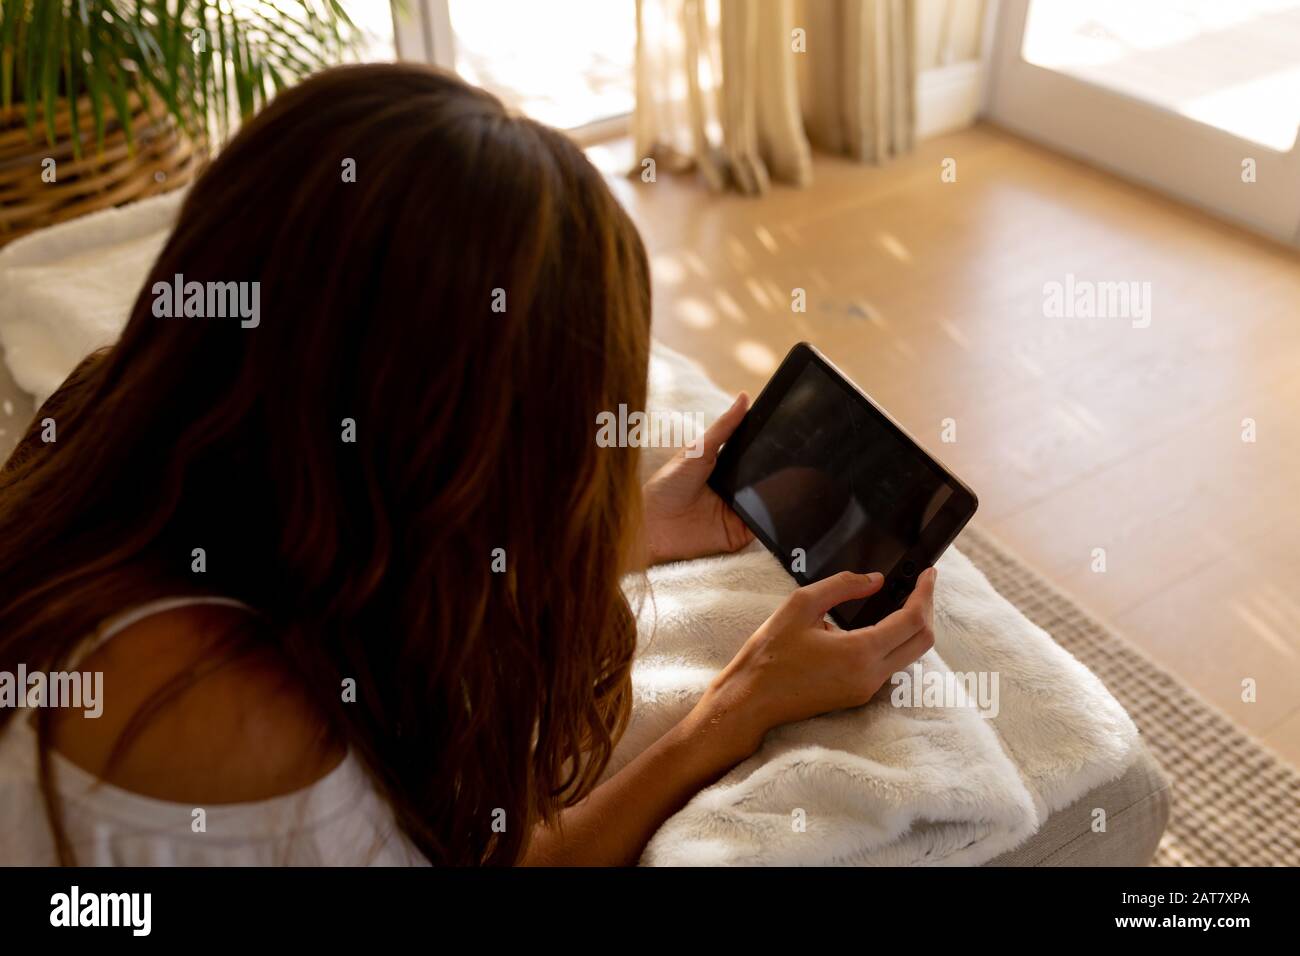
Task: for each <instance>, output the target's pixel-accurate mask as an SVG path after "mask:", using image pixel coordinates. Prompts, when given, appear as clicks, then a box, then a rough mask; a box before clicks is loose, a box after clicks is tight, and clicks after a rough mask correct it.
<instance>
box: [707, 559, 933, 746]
mask: <svg viewBox="0 0 1300 956" xmlns="http://www.w3.org/2000/svg"><path fill="white" fill-rule="evenodd" d="M935 576H936V572H935V570H934V569H933V568H929V569H927V570H926V571H924V572H923V573H922V574H921V575H920V576H919V577H918V578H917V582H916V587H915V588H914V589H913V590H912V593H911V595H910V596H909V597H908V599H907V602H906V603H905V604H904V605H903V606H902V607H901V608H899V609H898V610H897V611H895V612H894V613H893V614H890V615H889V616H888V617H886V618H884V619H883V620H882V621H880V622H879V623H878V624H873V625H871V626H869V627H863V628H858V629H856V630H852V631H845V630H842V629H841V628H839V627H836V626H835V625H834V624H830V623H827V622H826V620H825V617H826V614H827V612H829V611H830V609H831V608H833V607H835V606H836V605H839V604H843V603H844V602H845V601H854V600H859V599H861V598H866V597H870V596H871V595H872V594H875V593H876V592H877V591H879V590H880V587H881V585H882V584H883V583H884V579H883V578H882V576H881V575H880V574H878V573H872V574H853V573H851V572H847V571H846V572H844V573H841V574H835V575H832V576H831V577H828V578H824V579H823V580H821V581H818V582H816V583H815V584H810V585H808V586H807V587H803V588H800V589H799V590H797V591H795V592H794V593H793V594H791V595H790V597H789V598H787V599H786V601H785V603H784V604H782V605H781V607H780V608H778V609H777V611H776V612H775V613H774V614H773V615H772V616H771V617H770V618H768V619H767V621H766V622H764V624H763V626H762V627H760V628H759V629H758V630H757V631H755V632H754V634H753V636H752V637H750V639H749V640H748V641H746V642H745V645H744V646H743V647H742V648H741V649H740V651H739V653H737V654H736V656H735V657H734V658H732V660H731V663H730V664H728V665H727V666H726V668H724V669H723V671H722V673H720V674H719V675H718V676H717V677H716V678H714V680H713V682H712V684H711V685H710V686H709V689H708V691H707V692H706V693H705V695H704V697H703V698H702V699H701V700H700V702H699V704H698V705H697V706H696V708H695V710H694V711H692V714H691V717H692V718H693V721H692V722H693V723H695V725H696V726H697V727H698V728H700V729H701V730H702V731H705V732H706V735H707V736H708V737H711V738H712V740H713V743H714V745H716V746H721V747H725V748H727V749H728V752H729V756H730V757H731V759H732V761H733V762H739V761H740V760H743V759H744V758H745V757H747V756H749V755H750V754H752V753H753V752H754V751H755V750H757V749H758V746H759V744H760V743H762V740H763V735H764V734H766V733H767V731H769V730H771V729H772V728H773V727H777V726H780V725H781V724H788V723H793V722H794V721H798V720H804V719H806V718H808V717H815V716H816V715H818V714H824V713H827V712H828V711H832V710H839V709H841V708H845V707H857V706H860V705H862V704H865V703H866V702H867V701H868V700H870V699H871V697H872V695H873V694H875V692H876V691H877V690H879V689H880V688H881V686H883V685H884V683H885V682H886V681H887V680H889V678H890V676H891V675H892V674H894V673H896V672H897V671H901V670H903V669H905V668H906V667H907V666H908V665H910V664H911V663H912V662H913V661H915V660H916V659H917V658H919V657H920V656H921V655H922V654H924V653H925V652H926V651H928V650H929V649H930V648H931V647H933V646H934V627H933V619H934V618H933V601H934V580H935Z"/></svg>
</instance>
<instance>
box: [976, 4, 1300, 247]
mask: <svg viewBox="0 0 1300 956" xmlns="http://www.w3.org/2000/svg"><path fill="white" fill-rule="evenodd" d="M989 79H990V83H989V91H988V104H987V105H988V114H989V116H990V117H991V118H992V119H993V120H994V121H995V122H997V123H1000V124H1002V125H1004V126H1006V127H1008V128H1009V129H1012V130H1014V131H1016V132H1018V133H1020V134H1022V135H1024V136H1026V137H1027V138H1030V139H1036V140H1039V141H1041V142H1043V143H1045V144H1047V145H1049V146H1052V147H1054V148H1057V149H1060V150H1062V151H1063V152H1067V153H1071V154H1073V155H1076V156H1079V157H1080V158H1082V159H1085V160H1087V161H1089V162H1092V163H1095V164H1097V165H1099V166H1103V167H1105V168H1108V169H1111V170H1113V171H1114V172H1117V173H1120V174H1121V175H1125V176H1128V177H1131V178H1134V179H1137V180H1140V181H1142V182H1144V183H1147V184H1149V185H1151V186H1153V187H1154V188H1157V189H1160V190H1162V191H1164V192H1168V193H1171V194H1173V195H1175V196H1178V197H1179V198H1181V199H1184V200H1187V201H1190V202H1192V203H1195V204H1198V205H1201V206H1204V207H1205V208H1207V209H1209V210H1211V211H1213V212H1215V213H1217V214H1219V215H1222V216H1226V217H1228V218H1230V219H1233V220H1235V221H1237V222H1239V223H1241V224H1243V225H1245V226H1247V227H1249V228H1252V229H1254V230H1256V231H1259V232H1263V233H1265V234H1267V235H1270V236H1273V237H1274V238H1277V239H1281V240H1283V241H1285V242H1290V243H1300V148H1298V147H1297V129H1300V0H1231V2H1228V0H1162V2H1160V3H1135V2H1133V0H1090V2H1087V3H1065V2H1062V0H1001V2H1000V3H999V5H998V14H997V22H996V24H995V27H994V44H993V50H992V56H991V62H990V77H989Z"/></svg>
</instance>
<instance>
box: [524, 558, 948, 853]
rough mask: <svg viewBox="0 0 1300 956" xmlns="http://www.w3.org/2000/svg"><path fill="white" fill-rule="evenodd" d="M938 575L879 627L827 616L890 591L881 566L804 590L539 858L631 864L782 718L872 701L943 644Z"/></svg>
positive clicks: (929, 576)
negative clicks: (937, 627) (936, 600)
mask: <svg viewBox="0 0 1300 956" xmlns="http://www.w3.org/2000/svg"><path fill="white" fill-rule="evenodd" d="M934 579H935V572H934V570H933V569H930V570H928V571H926V572H924V573H923V574H922V575H921V576H920V578H919V579H918V580H917V585H916V588H915V590H914V591H913V592H912V595H911V597H909V598H908V600H907V603H906V604H905V605H903V607H902V608H901V609H899V610H898V611H895V612H894V613H893V614H891V615H889V617H887V618H885V619H884V620H883V621H881V622H880V623H879V624H876V625H873V626H871V627H864V628H859V629H857V630H853V631H844V630H841V629H840V628H838V627H835V626H834V625H832V624H829V623H827V622H826V621H825V617H826V614H827V612H829V611H830V609H831V608H833V607H835V606H836V605H838V604H842V603H844V602H845V601H851V600H858V599H861V598H864V597H869V596H870V595H872V594H874V593H875V592H876V591H878V590H879V589H880V586H881V584H882V583H883V579H882V577H881V575H879V574H849V573H847V572H846V573H844V574H837V575H833V576H832V577H829V578H826V579H824V580H821V581H818V582H817V583H815V584H810V585H808V586H807V587H804V588H800V589H799V590H798V591H795V592H794V594H792V595H791V596H790V597H789V599H787V600H786V602H785V603H784V604H783V605H782V606H781V607H780V608H779V609H778V610H777V611H776V613H775V614H773V615H772V616H771V617H770V618H768V619H767V621H766V622H764V624H763V626H762V627H760V628H759V629H758V630H757V631H755V632H754V635H753V636H752V637H751V638H750V639H749V640H748V641H746V642H745V645H744V646H743V647H742V648H741V649H740V652H739V653H738V654H736V656H735V657H734V658H733V659H732V661H731V663H730V664H728V665H727V666H726V668H725V669H723V671H722V673H720V674H719V675H718V676H717V677H716V678H715V679H714V680H713V682H712V683H711V684H710V686H709V689H708V691H706V692H705V694H704V696H703V698H701V700H700V702H699V704H697V705H696V706H695V708H694V709H693V710H692V711H691V712H690V714H688V715H687V716H686V718H685V719H684V720H682V722H681V723H679V724H678V725H677V726H675V727H674V728H673V729H672V730H670V731H669V732H668V733H666V734H665V735H664V736H663V737H661V738H660V739H659V740H658V741H657V742H656V743H654V744H653V745H652V746H651V747H650V748H649V749H647V750H645V751H643V752H642V753H641V754H640V756H638V757H637V758H636V759H635V760H633V761H632V762H631V763H629V764H628V765H627V766H626V767H624V768H623V769H622V770H620V771H619V772H618V773H616V774H615V775H614V776H612V777H611V778H610V779H608V780H606V781H605V782H604V783H603V784H601V785H600V786H599V787H597V788H596V789H595V790H594V791H593V792H592V794H591V795H590V796H589V797H587V798H586V799H585V800H583V801H582V803H580V804H578V805H576V806H574V807H570V808H569V809H568V810H565V811H564V812H563V813H562V814H561V816H560V826H559V827H539V828H538V829H537V831H536V832H535V833H534V834H533V839H532V842H531V844H530V846H529V847H528V850H527V851H526V853H525V856H524V861H523V862H524V863H525V864H526V865H534V866H611V865H612V866H630V865H632V864H634V863H635V862H636V861H637V859H638V858H639V857H640V856H641V851H642V850H643V849H644V848H645V845H646V843H647V842H648V841H649V840H650V837H651V836H652V835H653V834H654V832H655V830H657V829H658V828H659V826H660V824H662V823H663V822H664V821H665V820H666V819H668V817H670V816H671V815H672V814H673V813H674V812H676V811H677V810H678V809H679V808H680V807H681V806H682V805H683V804H684V803H685V802H686V801H687V800H688V799H690V797H691V796H692V795H693V794H694V793H696V792H697V791H698V790H700V789H701V788H703V787H705V786H707V785H708V784H709V783H711V782H713V781H714V780H715V779H717V778H718V777H719V776H721V775H722V774H723V773H725V772H726V771H727V770H728V769H729V768H730V767H732V766H734V765H735V764H737V763H739V762H740V761H741V760H744V759H745V758H746V757H747V756H749V755H750V754H752V753H753V752H754V751H755V750H757V749H758V746H759V744H760V743H761V742H762V739H763V735H764V734H765V733H766V732H767V731H768V730H769V729H771V728H772V727H776V726H779V725H781V724H787V723H792V722H794V721H797V720H803V719H805V718H808V717H813V716H816V715H817V714H823V713H826V712H828V711H832V710H839V709H841V708H845V707H857V706H860V705H862V704H865V703H866V702H867V701H868V700H870V699H871V697H872V695H873V694H874V693H875V692H876V691H877V690H879V689H880V687H881V686H882V685H883V684H884V683H885V681H886V680H888V678H889V675H890V674H893V673H895V672H896V671H900V670H903V669H904V668H906V667H907V666H908V665H910V664H911V663H912V662H913V661H915V660H916V659H917V658H918V657H920V656H921V655H922V654H924V653H925V652H926V651H927V650H929V649H930V648H931V647H932V646H933V645H934V633H933V631H932V629H931V622H932V616H933V611H932V601H933V596H934Z"/></svg>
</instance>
